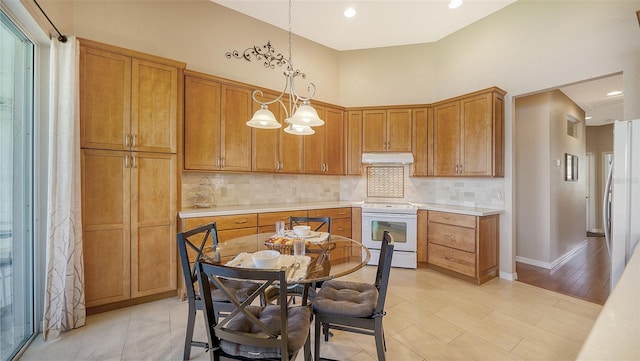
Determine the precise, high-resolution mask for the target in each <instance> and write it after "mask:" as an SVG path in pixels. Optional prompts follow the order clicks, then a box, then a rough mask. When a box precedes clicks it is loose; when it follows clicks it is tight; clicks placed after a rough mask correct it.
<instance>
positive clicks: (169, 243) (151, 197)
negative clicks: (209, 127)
mask: <svg viewBox="0 0 640 361" xmlns="http://www.w3.org/2000/svg"><path fill="white" fill-rule="evenodd" d="M176 167H177V162H176V155H174V154H166V153H142V152H140V153H138V152H136V153H132V163H131V193H132V194H131V195H132V201H131V289H132V296H133V297H141V296H147V295H151V294H156V293H160V292H165V291H171V290H175V289H176V287H177V274H176V270H177V259H176V256H177V252H176V219H175V217H176V214H177V210H176V202H177V195H176V192H177V169H176Z"/></svg>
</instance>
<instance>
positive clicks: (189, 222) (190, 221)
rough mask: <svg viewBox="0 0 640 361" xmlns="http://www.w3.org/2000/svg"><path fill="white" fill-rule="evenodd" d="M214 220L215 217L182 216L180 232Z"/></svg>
mask: <svg viewBox="0 0 640 361" xmlns="http://www.w3.org/2000/svg"><path fill="white" fill-rule="evenodd" d="M215 221H216V217H198V218H183V219H182V224H181V226H180V232H186V231H190V230H192V229H194V228H197V227H200V226H204V225H205V224H209V223H211V222H215Z"/></svg>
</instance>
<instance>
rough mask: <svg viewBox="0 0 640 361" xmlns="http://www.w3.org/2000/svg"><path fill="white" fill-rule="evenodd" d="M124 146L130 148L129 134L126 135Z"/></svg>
mask: <svg viewBox="0 0 640 361" xmlns="http://www.w3.org/2000/svg"><path fill="white" fill-rule="evenodd" d="M124 147H125V148H129V134H125V135H124Z"/></svg>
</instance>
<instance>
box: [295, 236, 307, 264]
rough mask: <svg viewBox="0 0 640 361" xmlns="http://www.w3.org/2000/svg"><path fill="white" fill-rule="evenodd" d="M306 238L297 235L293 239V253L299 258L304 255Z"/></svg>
mask: <svg viewBox="0 0 640 361" xmlns="http://www.w3.org/2000/svg"><path fill="white" fill-rule="evenodd" d="M304 254H305V249H304V239H302V238H299V237H296V238H294V240H293V255H294V256H295V257H296V259H297V258H299V257H302V256H304Z"/></svg>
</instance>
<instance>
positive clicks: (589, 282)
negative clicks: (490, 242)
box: [516, 237, 611, 305]
mask: <svg viewBox="0 0 640 361" xmlns="http://www.w3.org/2000/svg"><path fill="white" fill-rule="evenodd" d="M610 263H611V262H610V260H609V254H608V253H607V246H606V244H605V240H604V237H587V247H584V248H583V249H581V250H580V251H579V252H578V253H577V254H575V255H574V257H573V258H571V259H570V260H569V261H568V262H567V263H565V264H563V265H561V266H559V267H557V268H556V269H552V270H548V269H544V268H540V267H535V266H531V265H528V264H524V263H520V262H516V272H517V273H518V281H520V282H524V283H527V284H530V285H533V286H537V287H541V288H545V289H548V290H551V291H554V292H559V293H563V294H565V295H569V296H573V297H577V298H580V299H583V300H585V301H589V302H593V303H597V304H600V305H602V304H604V302H605V301H606V300H607V298H608V297H609V277H610V267H611V264H610Z"/></svg>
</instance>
